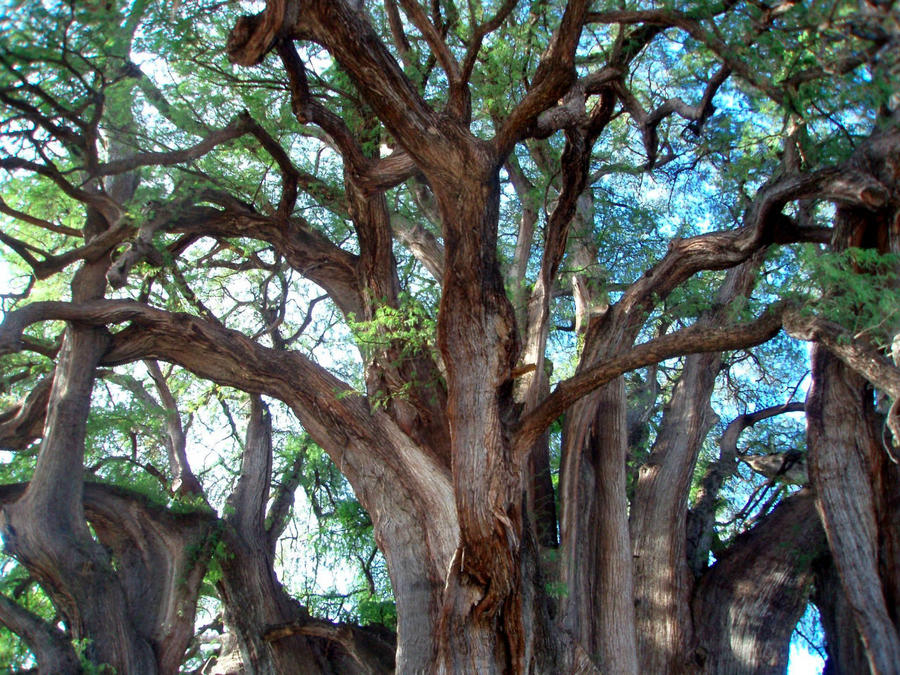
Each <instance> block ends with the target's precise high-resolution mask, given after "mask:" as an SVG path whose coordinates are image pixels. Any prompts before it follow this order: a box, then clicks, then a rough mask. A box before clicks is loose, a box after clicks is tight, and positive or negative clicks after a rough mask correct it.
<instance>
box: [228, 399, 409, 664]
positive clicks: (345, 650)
mask: <svg viewBox="0 0 900 675" xmlns="http://www.w3.org/2000/svg"><path fill="white" fill-rule="evenodd" d="M271 433H272V432H271V419H270V417H269V412H268V410H267V409H266V408H265V406H264V405H263V404H262V402H261V401H260V400H259V397H257V396H254V397H251V408H250V421H249V425H248V428H247V440H246V443H245V447H244V454H243V458H242V462H241V474H240V478H239V479H238V482H237V485H236V486H235V489H234V492H233V493H232V494H231V497H230V498H229V499H228V509H227V512H226V515H225V518H224V521H225V522H224V529H223V532H222V538H223V542H224V544H225V555H224V556H223V557H222V559H221V561H220V563H221V567H222V579H221V581H220V582H219V590H220V597H221V599H222V602H223V603H224V605H225V623H226V625H227V627H228V628H229V630H230V631H231V633H232V635H233V636H234V637H235V638H236V644H237V649H238V650H239V652H240V660H241V662H242V664H243V668H244V669H245V670H247V671H251V672H254V673H259V674H260V675H263V674H269V673H271V674H275V673H295V672H303V673H311V674H312V673H379V672H384V673H387V672H390V671H391V670H392V668H393V651H394V649H393V645H391V644H390V643H389V642H387V641H385V640H384V639H382V638H380V637H379V636H377V635H376V634H375V633H371V632H366V631H363V630H361V629H358V628H354V627H350V626H345V627H343V629H341V628H340V627H337V626H332V625H331V624H329V623H328V622H326V621H318V620H315V619H312V618H311V617H310V616H309V613H308V612H307V611H306V609H305V608H304V607H302V606H301V605H300V604H299V603H298V602H297V601H295V600H294V599H293V598H291V597H290V596H289V595H288V593H287V592H286V591H285V590H284V588H283V587H282V586H281V584H280V583H279V582H278V579H277V578H276V576H275V569H274V561H275V538H273V537H271V536H270V533H269V532H268V531H267V529H266V525H265V517H266V505H267V503H268V497H269V487H270V484H271V478H272V436H271ZM326 629H330V630H326ZM231 660H232V661H233V660H234V659H231Z"/></svg>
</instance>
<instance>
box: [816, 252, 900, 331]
mask: <svg viewBox="0 0 900 675" xmlns="http://www.w3.org/2000/svg"><path fill="white" fill-rule="evenodd" d="M803 263H804V270H805V271H806V275H807V278H808V280H809V283H810V284H811V292H808V293H807V294H806V298H805V299H806V300H807V302H808V307H809V309H810V310H811V311H814V312H815V313H817V314H819V315H820V316H823V317H825V318H827V319H829V320H830V321H834V322H836V323H838V324H840V325H842V326H843V327H844V328H847V329H848V330H849V331H851V333H852V334H853V335H854V336H856V337H865V338H866V339H868V340H870V341H871V342H872V343H874V344H876V345H878V346H880V347H889V346H890V344H891V341H892V340H893V339H894V336H895V334H896V332H897V330H896V327H897V326H898V324H900V256H898V255H897V254H881V253H878V251H877V250H874V249H862V248H849V249H847V250H845V251H841V252H823V251H819V250H817V249H815V248H813V247H811V246H809V247H806V248H805V249H804V254H803Z"/></svg>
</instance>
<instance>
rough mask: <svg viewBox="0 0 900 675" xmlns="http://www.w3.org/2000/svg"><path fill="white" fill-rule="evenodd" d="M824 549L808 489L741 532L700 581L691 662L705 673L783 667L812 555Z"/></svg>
mask: <svg viewBox="0 0 900 675" xmlns="http://www.w3.org/2000/svg"><path fill="white" fill-rule="evenodd" d="M825 551H826V542H825V537H824V532H823V531H822V527H821V525H820V524H819V522H818V520H817V519H816V517H815V503H814V497H813V494H812V493H811V492H810V491H809V490H801V491H800V492H798V493H796V494H795V495H792V496H791V497H788V498H787V499H785V500H784V501H783V502H781V503H780V504H779V505H778V506H777V507H776V508H775V510H774V511H772V513H770V514H769V515H768V516H766V517H765V518H763V519H762V520H761V521H760V522H759V523H757V525H756V526H755V527H754V528H753V529H751V530H750V531H748V532H745V533H744V534H742V535H740V536H739V537H738V538H737V540H736V541H735V542H734V544H732V546H731V547H730V548H729V549H728V551H727V552H725V553H724V554H723V555H722V556H721V557H720V558H719V560H718V561H716V563H715V565H713V566H712V567H710V568H709V570H708V571H707V572H706V573H705V574H704V575H703V577H702V578H701V579H700V581H699V583H698V585H697V588H696V591H695V594H694V600H693V618H694V635H695V636H696V645H697V646H696V649H695V652H694V655H693V656H694V661H695V666H694V667H695V668H698V669H699V670H700V672H704V673H735V674H740V673H747V674H748V675H749V674H750V673H756V674H759V673H770V674H771V675H776V674H780V673H784V672H785V669H786V668H787V664H788V646H789V643H790V636H791V633H792V632H793V631H794V627H795V626H796V625H797V621H799V620H800V617H801V616H802V615H803V612H804V610H805V609H806V605H807V600H808V598H809V588H810V585H811V583H812V580H813V563H814V562H815V561H816V560H817V558H818V557H820V556H821V555H823V554H824V553H825Z"/></svg>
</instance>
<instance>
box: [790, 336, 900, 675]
mask: <svg viewBox="0 0 900 675" xmlns="http://www.w3.org/2000/svg"><path fill="white" fill-rule="evenodd" d="M873 404H874V396H873V393H872V390H871V388H870V387H869V386H868V384H867V383H866V381H865V380H863V378H862V377H860V376H859V375H857V374H856V373H854V372H852V371H851V370H850V369H849V368H848V367H847V366H845V365H844V364H843V363H841V362H840V361H839V360H838V359H837V358H836V357H835V356H834V355H832V354H830V353H829V352H827V351H826V350H825V349H824V348H823V347H820V346H816V347H814V349H813V387H812V389H811V390H810V395H809V401H808V403H807V419H808V420H809V431H808V433H809V446H810V476H811V478H812V484H813V486H814V487H815V489H816V491H817V495H818V507H819V512H820V515H821V517H822V522H823V523H824V525H825V531H826V533H827V534H828V542H829V545H830V547H831V551H832V555H833V557H834V563H835V566H836V568H837V571H838V574H839V576H840V579H841V584H842V587H843V590H844V593H845V595H846V599H847V603H848V604H849V607H850V609H851V611H852V613H853V617H854V619H855V622H856V626H857V629H858V630H859V635H860V637H861V639H862V642H863V645H864V646H865V649H866V654H867V656H868V660H869V666H870V668H871V669H872V672H876V673H897V672H900V631H898V626H897V624H896V623H895V620H896V615H895V614H894V615H892V612H896V605H889V604H888V600H889V599H890V597H891V590H890V589H891V587H892V585H893V584H894V583H895V582H894V579H896V577H897V575H898V574H900V570H898V569H897V567H896V561H895V560H892V559H891V557H890V555H887V556H885V557H882V555H880V552H881V551H884V552H885V553H889V552H888V551H885V549H884V548H883V543H882V542H889V541H890V534H886V535H885V534H882V532H883V530H884V528H885V527H887V528H888V529H889V530H890V529H891V528H893V527H894V526H895V523H894V522H892V520H891V518H892V516H893V517H896V512H895V509H896V502H895V499H894V500H892V499H891V498H890V494H891V493H893V494H896V491H897V489H898V485H897V484H896V483H893V484H891V482H892V481H891V480H890V479H891V474H890V472H888V473H886V474H885V473H876V469H878V468H881V469H882V470H883V469H886V468H887V467H885V466H884V465H883V464H882V462H881V461H880V457H879V456H880V455H881V454H882V453H884V452H885V449H884V448H883V447H882V444H881V438H880V436H881V424H882V423H881V421H880V420H879V419H878V418H877V416H876V415H875V411H874V407H873ZM836 420H843V422H841V423H839V424H836V423H835V421H836ZM885 483H887V484H885ZM885 488H887V493H886V494H885V493H883V492H881V491H882V490H884V489H885ZM886 498H887V499H886ZM892 501H893V502H894V504H893V505H891V502H892ZM892 506H893V508H892ZM885 511H887V513H886V512H885ZM892 511H893V513H892ZM885 563H887V564H886V565H885Z"/></svg>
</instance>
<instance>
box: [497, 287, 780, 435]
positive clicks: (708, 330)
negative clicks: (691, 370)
mask: <svg viewBox="0 0 900 675" xmlns="http://www.w3.org/2000/svg"><path fill="white" fill-rule="evenodd" d="M783 314H784V307H783V306H781V305H775V306H773V307H771V308H770V309H768V310H766V312H765V313H764V314H763V315H762V316H761V317H760V318H759V319H757V320H756V321H753V322H750V323H743V324H732V325H725V326H719V327H713V326H709V325H705V324H704V325H694V326H691V327H689V328H683V329H681V330H679V331H676V332H675V333H670V334H668V335H663V336H662V337H659V338H656V339H655V340H650V341H649V342H645V343H643V344H640V345H637V346H636V347H633V348H632V349H630V350H629V351H627V352H625V353H624V354H621V355H619V356H616V357H613V358H611V359H608V360H605V361H602V362H601V363H598V364H596V365H594V366H592V367H590V368H587V369H585V370H584V371H583V372H581V373H580V374H578V375H575V376H574V377H571V378H569V379H567V380H563V381H562V382H560V383H559V384H558V385H557V386H556V389H554V390H553V393H552V394H550V396H548V397H547V398H546V399H544V400H543V401H542V402H541V403H540V405H538V406H537V407H536V408H535V409H534V411H532V412H531V413H530V414H528V415H526V416H525V417H523V419H522V421H521V423H520V425H519V428H518V430H517V432H516V438H515V447H516V448H517V450H519V451H523V450H525V449H526V446H527V445H530V443H533V442H534V441H535V440H537V437H538V436H539V435H540V434H541V433H542V432H543V431H544V429H546V428H547V427H549V426H550V424H552V423H553V421H554V420H555V419H556V418H558V417H559V416H560V415H561V414H562V413H563V412H565V410H566V408H568V407H569V406H570V405H572V404H573V403H575V402H576V401H577V400H578V399H580V398H582V397H584V396H586V395H587V394H589V393H590V392H592V391H594V390H595V389H598V388H599V387H601V386H603V385H604V384H606V383H607V382H610V381H611V380H612V379H613V378H615V377H618V376H619V375H621V374H622V373H626V372H628V371H630V370H635V369H637V368H642V367H644V366H647V365H650V364H652V363H658V362H659V361H664V360H665V359H670V358H674V357H676V356H684V355H686V354H699V353H704V352H713V351H723V350H726V349H742V348H746V347H752V346H754V345H758V344H761V343H763V342H765V341H767V340H769V339H771V338H772V337H774V336H775V335H776V334H777V333H778V331H779V330H781V321H782V316H783Z"/></svg>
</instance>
